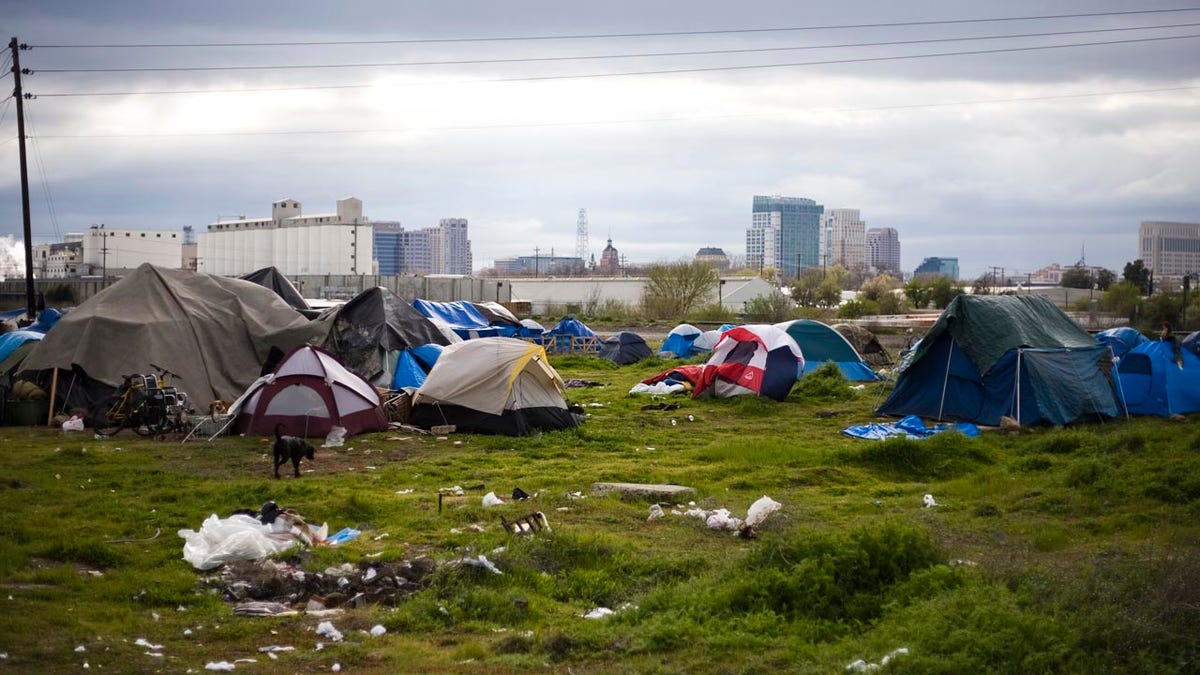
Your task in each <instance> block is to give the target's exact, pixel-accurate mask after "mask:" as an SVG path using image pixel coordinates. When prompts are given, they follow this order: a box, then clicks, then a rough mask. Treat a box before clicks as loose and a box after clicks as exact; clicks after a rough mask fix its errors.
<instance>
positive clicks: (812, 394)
mask: <svg viewBox="0 0 1200 675" xmlns="http://www.w3.org/2000/svg"><path fill="white" fill-rule="evenodd" d="M791 396H792V397H794V398H798V399H800V400H803V401H822V402H828V401H849V400H852V399H854V398H855V396H856V394H855V392H854V390H853V389H851V388H850V383H849V382H847V381H846V378H844V377H842V371H841V370H840V369H839V368H838V367H837V364H835V363H834V362H833V361H826V362H825V363H823V364H821V366H820V367H819V368H817V369H816V370H814V371H812V372H809V373H805V374H804V377H802V378H800V381H798V382H797V383H796V385H795V386H794V387H793V388H792V393H791Z"/></svg>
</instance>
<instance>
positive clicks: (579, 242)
mask: <svg viewBox="0 0 1200 675" xmlns="http://www.w3.org/2000/svg"><path fill="white" fill-rule="evenodd" d="M587 254H588V237H587V209H579V221H578V222H577V224H576V225H575V257H576V258H579V259H580V260H582V261H584V263H585V264H586V263H587Z"/></svg>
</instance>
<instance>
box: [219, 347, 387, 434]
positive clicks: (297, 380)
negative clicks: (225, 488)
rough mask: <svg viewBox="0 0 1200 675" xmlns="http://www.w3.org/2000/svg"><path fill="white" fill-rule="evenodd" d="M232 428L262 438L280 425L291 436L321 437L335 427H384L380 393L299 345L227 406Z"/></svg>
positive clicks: (355, 430)
mask: <svg viewBox="0 0 1200 675" xmlns="http://www.w3.org/2000/svg"><path fill="white" fill-rule="evenodd" d="M230 414H231V415H236V419H235V422H234V429H235V430H237V431H238V432H239V433H243V434H255V435H259V436H266V435H270V434H273V433H274V432H275V425H277V424H282V425H283V431H282V433H284V434H287V435H289V436H300V437H325V436H327V435H328V434H329V432H330V430H331V429H333V427H335V426H338V427H343V428H344V429H345V430H346V433H347V434H348V435H354V434H361V433H367V432H371V431H383V430H384V429H387V426H388V421H387V416H386V415H385V414H384V412H383V409H382V407H381V402H380V398H379V392H378V391H376V390H375V387H373V386H371V383H370V382H367V381H366V380H365V379H363V378H362V376H360V375H357V374H355V373H352V372H350V370H349V369H348V368H346V367H345V366H344V365H342V364H341V362H340V361H338V360H337V357H335V356H334V355H333V354H330V353H329V352H327V351H325V350H323V349H319V348H317V347H313V346H311V345H303V346H300V347H297V348H296V349H293V350H292V351H291V353H289V354H288V355H287V356H285V357H283V360H282V361H280V362H279V365H278V366H276V368H275V372H273V373H270V374H268V375H264V376H263V377H260V378H258V380H256V381H255V382H254V384H252V385H250V387H249V388H247V389H246V391H245V393H243V394H242V395H241V396H240V397H239V398H238V400H237V401H235V402H234V404H233V405H232V406H231V407H230Z"/></svg>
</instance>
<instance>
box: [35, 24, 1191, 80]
mask: <svg viewBox="0 0 1200 675" xmlns="http://www.w3.org/2000/svg"><path fill="white" fill-rule="evenodd" d="M1194 26H1200V22H1193V23H1175V24H1163V25H1157V26H1127V27H1121V28H1096V29H1090V30H1068V31H1051V32H1043V33H1013V34H1008V35H971V36H966V37H951V38H923V39H914V40H888V41H879V42H849V43H842V44H831V45H801V46H793V47H756V48H746V49H712V50H693V51H675V52H648V53H641V54H591V55H578V56H531V57H520V58H507V59H456V60H448V61H447V60H443V61H382V62H368V63H317V64H274V65H250V66H155V67H138V68H41V69H28V68H27V69H25V70H24V71H22V72H24V73H27V74H34V73H165V72H206V71H222V72H228V71H249V70H320V69H334V68H401V67H413V66H463V65H485V64H513V63H555V62H562V61H598V60H609V59H644V58H661V57H675V56H718V55H731V54H761V53H767V52H791V51H805V50H809V51H810V50H816V49H846V48H854V47H893V46H902V45H919V44H938V43H946V42H975V41H980V40H1009V39H1015V38H1032V37H1058V36H1063V35H1085V34H1090V33H1116V32H1124V31H1134V30H1158V29H1164V28H1190V27H1194Z"/></svg>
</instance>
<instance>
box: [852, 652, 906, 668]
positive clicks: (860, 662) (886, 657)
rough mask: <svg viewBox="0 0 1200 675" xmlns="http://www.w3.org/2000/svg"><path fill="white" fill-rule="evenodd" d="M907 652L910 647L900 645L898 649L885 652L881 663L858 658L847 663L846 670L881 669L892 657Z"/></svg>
mask: <svg viewBox="0 0 1200 675" xmlns="http://www.w3.org/2000/svg"><path fill="white" fill-rule="evenodd" d="M905 654H908V647H900V648H898V649H893V650H892V651H890V652H888V653H887V654H884V655H883V658H882V659H880V660H879V663H870V662H867V661H865V660H863V659H858V660H856V661H853V662H851V663H849V664H847V665H846V672H847V673H865V672H868V671H872V670H879V669H880V668H882V667H884V666H886V665H887V664H888V663H891V661H892V659H894V658H896V657H897V656H902V655H905Z"/></svg>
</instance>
